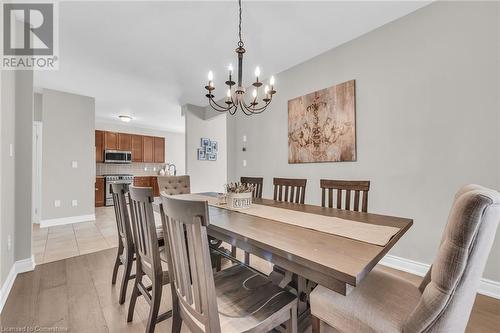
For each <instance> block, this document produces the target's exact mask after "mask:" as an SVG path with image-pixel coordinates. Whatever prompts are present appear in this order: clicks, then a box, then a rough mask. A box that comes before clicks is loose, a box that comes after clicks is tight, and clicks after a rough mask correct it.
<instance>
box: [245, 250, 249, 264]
mask: <svg viewBox="0 0 500 333" xmlns="http://www.w3.org/2000/svg"><path fill="white" fill-rule="evenodd" d="M245 264H246V265H250V253H248V252H247V251H245Z"/></svg>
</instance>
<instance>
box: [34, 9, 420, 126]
mask: <svg viewBox="0 0 500 333" xmlns="http://www.w3.org/2000/svg"><path fill="white" fill-rule="evenodd" d="M428 3H429V2H428V1H398V2H396V1H394V2H391V1H368V2H354V1H351V2H333V1H328V2H307V1H304V2H288V1H286V2H285V1H280V2H264V1H262V2H256V1H252V2H246V1H244V2H243V41H244V42H245V47H246V49H247V53H246V54H245V58H244V62H245V66H244V72H243V75H244V76H246V78H247V79H248V78H249V77H250V76H253V70H254V67H255V66H256V65H259V66H260V67H261V71H262V77H263V78H267V77H268V76H270V75H271V74H275V73H278V72H280V71H283V70H285V69H287V68H290V67H292V66H294V65H296V64H298V63H301V62H303V61H305V60H307V59H309V58H311V57H314V56H316V55H318V54H320V53H322V52H324V51H326V50H328V49H331V48H333V47H335V46H338V45H340V44H342V43H344V42H346V41H349V40H351V39H353V38H356V37H358V36H360V35H362V34H364V33H366V32H368V31H370V30H373V29H375V28H377V27H379V26H381V25H384V24H386V23H388V22H390V21H393V20H395V19H397V18H399V17H401V16H404V15H406V14H408V13H410V12H412V11H414V10H416V9H418V8H420V7H423V6H425V5H427V4H428ZM59 17H60V19H59V48H60V57H59V58H60V65H59V70H58V71H39V72H36V73H35V86H36V87H37V88H51V89H58V90H63V91H68V92H73V93H78V94H83V95H88V96H93V97H95V98H96V119H97V120H98V121H108V122H114V121H118V120H117V116H118V115H120V114H128V115H131V116H132V117H133V118H134V120H133V122H132V123H131V125H134V126H138V127H147V128H155V129H163V130H171V131H183V130H184V120H183V118H182V117H181V112H180V106H181V105H182V104H184V103H192V104H198V105H206V104H207V103H206V100H205V97H204V94H205V92H204V89H203V87H204V85H205V84H206V75H207V72H208V70H209V69H211V70H213V71H214V74H215V84H216V87H217V86H222V83H223V81H224V79H225V75H226V74H225V66H227V65H228V64H229V63H232V64H233V65H235V64H236V54H235V53H234V49H235V47H236V42H237V2H236V1H231V2H227V1H226V2H211V1H203V2H192V1H183V2H159V1H153V2H146V1H143V2H118V1H112V2H62V3H60V8H59ZM245 82H246V83H247V84H249V83H250V80H246V81H245ZM277 85H278V87H279V82H277ZM219 94H220V92H219Z"/></svg>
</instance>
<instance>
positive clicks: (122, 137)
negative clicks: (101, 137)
mask: <svg viewBox="0 0 500 333" xmlns="http://www.w3.org/2000/svg"><path fill="white" fill-rule="evenodd" d="M118 150H125V151H132V135H131V134H127V133H118Z"/></svg>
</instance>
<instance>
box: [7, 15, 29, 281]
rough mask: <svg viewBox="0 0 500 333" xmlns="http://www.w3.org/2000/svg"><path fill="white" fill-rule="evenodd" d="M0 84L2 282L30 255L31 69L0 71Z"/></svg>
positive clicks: (17, 30) (18, 24)
mask: <svg viewBox="0 0 500 333" xmlns="http://www.w3.org/2000/svg"><path fill="white" fill-rule="evenodd" d="M22 28H23V27H22V23H20V22H16V31H15V34H16V37H15V38H22V33H17V32H22V31H23V29H22ZM1 33H3V32H2V28H1V27H0V34H1ZM0 86H1V87H0V93H1V95H0V108H1V109H0V156H1V161H0V283H1V284H2V285H3V283H4V282H5V279H6V277H7V275H8V274H9V271H10V270H11V268H12V266H13V264H14V262H15V261H17V260H22V259H27V258H30V257H31V165H32V162H31V161H32V156H31V155H32V154H31V140H32V131H33V71H31V70H19V71H1V74H0ZM11 146H12V155H11V154H10V151H11V149H10V147H11ZM9 238H10V239H11V248H10V249H9V247H8V239H9Z"/></svg>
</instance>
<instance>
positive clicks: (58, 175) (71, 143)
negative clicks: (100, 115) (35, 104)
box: [42, 89, 95, 221]
mask: <svg viewBox="0 0 500 333" xmlns="http://www.w3.org/2000/svg"><path fill="white" fill-rule="evenodd" d="M94 119H95V101H94V98H92V97H87V96H80V95H75V94H69V93H65V92H61V91H55V90H50V89H44V90H43V116H42V121H43V139H42V221H43V220H48V219H55V218H67V217H73V216H82V215H91V214H94V183H95V178H94V170H95V155H94V140H95V136H94ZM72 161H77V163H78V168H76V169H74V168H72V165H71V164H72ZM56 199H57V200H61V207H59V208H56V207H54V200H56ZM74 199H76V200H78V206H77V207H72V205H71V201H72V200H74Z"/></svg>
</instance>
